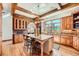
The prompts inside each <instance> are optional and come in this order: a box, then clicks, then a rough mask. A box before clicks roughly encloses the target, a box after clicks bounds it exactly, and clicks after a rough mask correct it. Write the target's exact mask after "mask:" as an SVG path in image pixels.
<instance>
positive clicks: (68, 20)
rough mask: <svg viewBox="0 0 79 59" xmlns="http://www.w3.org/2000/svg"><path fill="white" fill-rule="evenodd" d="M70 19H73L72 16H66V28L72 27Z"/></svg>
mask: <svg viewBox="0 0 79 59" xmlns="http://www.w3.org/2000/svg"><path fill="white" fill-rule="evenodd" d="M72 21H73V19H72V16H67V18H66V26H67V29H68V30H70V29H72Z"/></svg>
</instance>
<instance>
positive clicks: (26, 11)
mask: <svg viewBox="0 0 79 59" xmlns="http://www.w3.org/2000/svg"><path fill="white" fill-rule="evenodd" d="M16 10H20V11H22V12H25V13H28V14H31V15H35V16H39V15H37V14H35V13H32V12H31V11H29V10H26V9H24V8H22V7H19V6H17V7H16Z"/></svg>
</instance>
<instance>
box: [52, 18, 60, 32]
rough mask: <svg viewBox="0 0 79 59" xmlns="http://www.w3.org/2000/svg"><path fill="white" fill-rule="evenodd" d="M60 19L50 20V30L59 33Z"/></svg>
mask: <svg viewBox="0 0 79 59" xmlns="http://www.w3.org/2000/svg"><path fill="white" fill-rule="evenodd" d="M60 22H61V21H60V19H58V20H52V30H54V31H60V29H61V28H60Z"/></svg>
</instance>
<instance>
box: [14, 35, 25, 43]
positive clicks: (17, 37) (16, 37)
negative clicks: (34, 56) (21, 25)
mask: <svg viewBox="0 0 79 59" xmlns="http://www.w3.org/2000/svg"><path fill="white" fill-rule="evenodd" d="M13 38H14V42H13V43H14V44H15V43H20V42H23V40H24V39H23V35H22V34H16V35H13Z"/></svg>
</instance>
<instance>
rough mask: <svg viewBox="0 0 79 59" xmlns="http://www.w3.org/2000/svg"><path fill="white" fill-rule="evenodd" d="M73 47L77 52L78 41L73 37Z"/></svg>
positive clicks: (78, 47)
mask: <svg viewBox="0 0 79 59" xmlns="http://www.w3.org/2000/svg"><path fill="white" fill-rule="evenodd" d="M73 47H74V48H75V49H77V50H79V39H78V37H74V39H73Z"/></svg>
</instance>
